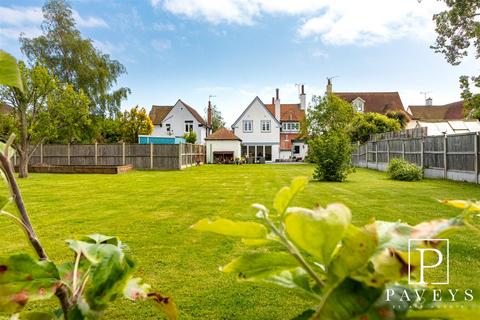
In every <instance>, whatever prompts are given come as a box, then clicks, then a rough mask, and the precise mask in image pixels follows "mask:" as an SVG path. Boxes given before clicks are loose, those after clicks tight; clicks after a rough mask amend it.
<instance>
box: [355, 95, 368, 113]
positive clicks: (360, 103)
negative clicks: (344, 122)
mask: <svg viewBox="0 0 480 320" xmlns="http://www.w3.org/2000/svg"><path fill="white" fill-rule="evenodd" d="M352 105H353V107H354V108H355V110H356V111H357V112H364V111H365V100H363V99H362V98H360V97H358V98H357V99H355V100H353V101H352Z"/></svg>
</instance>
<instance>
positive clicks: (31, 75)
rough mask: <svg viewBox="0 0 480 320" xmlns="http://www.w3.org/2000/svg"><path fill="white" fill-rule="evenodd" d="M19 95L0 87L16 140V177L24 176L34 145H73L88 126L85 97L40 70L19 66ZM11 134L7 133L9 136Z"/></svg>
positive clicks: (87, 105) (15, 90) (0, 94)
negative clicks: (48, 142)
mask: <svg viewBox="0 0 480 320" xmlns="http://www.w3.org/2000/svg"><path fill="white" fill-rule="evenodd" d="M19 70H20V75H21V79H22V84H23V92H22V91H20V90H19V89H18V88H16V87H6V86H4V87H1V88H0V100H1V101H5V102H6V103H8V104H9V105H10V106H11V107H12V108H13V112H12V113H11V114H10V115H8V117H10V118H9V121H11V122H13V124H14V126H13V133H16V134H17V136H18V139H17V140H16V142H15V147H16V149H17V152H18V154H19V160H20V161H19V176H20V177H21V178H25V177H27V175H28V160H29V157H30V156H31V154H32V153H33V151H34V150H35V149H36V146H38V144H40V143H42V142H44V141H55V142H56V141H59V140H60V141H61V142H75V141H76V140H77V138H78V137H79V136H81V135H82V129H83V127H84V126H87V125H88V121H89V119H88V115H89V103H90V101H89V100H88V98H87V96H85V95H84V94H83V93H82V92H81V91H80V92H77V91H75V90H74V89H73V87H72V86H71V85H65V84H62V83H59V82H58V81H57V79H56V78H55V77H53V76H52V75H50V73H49V72H48V70H47V69H46V68H45V67H42V66H38V65H37V66H34V67H32V68H28V67H27V66H25V64H24V63H23V62H20V63H19ZM11 133H12V132H7V134H8V135H10V134H11Z"/></svg>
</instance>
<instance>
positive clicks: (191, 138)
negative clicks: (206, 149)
mask: <svg viewBox="0 0 480 320" xmlns="http://www.w3.org/2000/svg"><path fill="white" fill-rule="evenodd" d="M183 138H184V139H185V141H186V142H187V143H192V144H195V143H196V142H197V134H196V133H195V132H193V131H190V132H188V133H185V134H184V135H183Z"/></svg>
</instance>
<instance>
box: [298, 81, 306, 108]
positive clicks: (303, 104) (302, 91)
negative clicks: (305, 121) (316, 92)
mask: <svg viewBox="0 0 480 320" xmlns="http://www.w3.org/2000/svg"><path fill="white" fill-rule="evenodd" d="M300 88H301V89H300V96H299V98H300V110H305V109H306V107H307V96H306V94H305V85H303V84H302V86H301V87H300Z"/></svg>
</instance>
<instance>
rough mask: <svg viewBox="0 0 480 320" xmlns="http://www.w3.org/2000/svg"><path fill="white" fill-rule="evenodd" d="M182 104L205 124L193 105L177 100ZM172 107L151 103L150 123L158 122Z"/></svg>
mask: <svg viewBox="0 0 480 320" xmlns="http://www.w3.org/2000/svg"><path fill="white" fill-rule="evenodd" d="M179 101H180V102H181V103H183V105H184V106H185V107H186V108H187V109H188V111H189V112H190V113H191V114H192V116H193V117H194V118H195V119H196V120H197V121H198V122H200V123H201V124H203V125H204V126H206V125H207V122H206V121H205V119H203V118H202V116H200V114H199V113H198V112H197V110H195V109H194V108H193V107H191V106H189V105H188V104H186V103H185V102H183V101H182V100H179ZM172 109H173V106H156V105H153V106H152V109H151V110H150V114H149V115H150V119H151V120H152V123H153V124H154V125H155V124H160V123H161V122H162V121H163V120H164V119H165V117H166V116H167V115H168V113H169V112H170V111H171V110H172Z"/></svg>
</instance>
